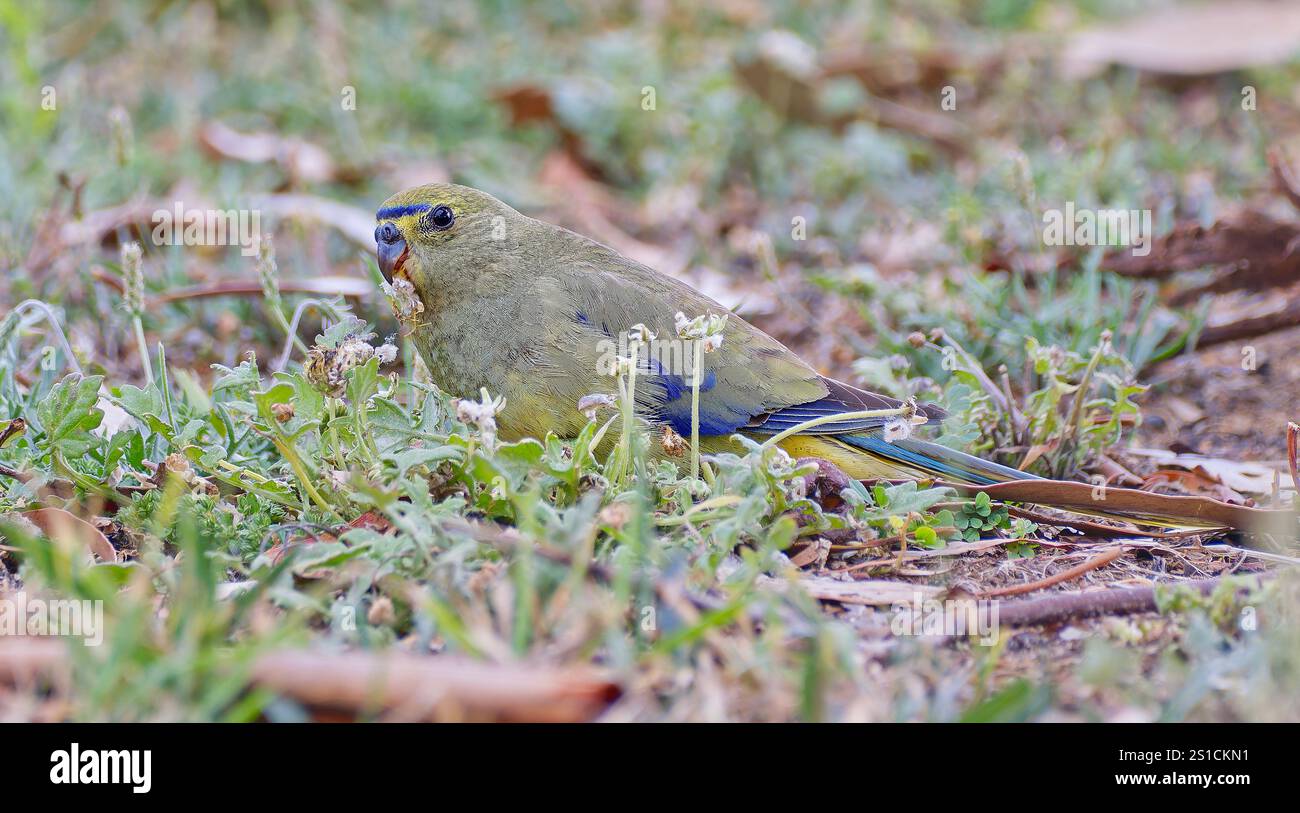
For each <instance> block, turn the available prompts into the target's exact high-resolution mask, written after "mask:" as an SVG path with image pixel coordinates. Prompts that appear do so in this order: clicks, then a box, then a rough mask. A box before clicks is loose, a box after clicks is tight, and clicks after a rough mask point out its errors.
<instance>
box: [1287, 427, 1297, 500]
mask: <svg viewBox="0 0 1300 813" xmlns="http://www.w3.org/2000/svg"><path fill="white" fill-rule="evenodd" d="M1297 446H1300V426H1297V425H1295V424H1294V423H1292V422H1291V421H1287V422H1286V462H1287V468H1289V469H1291V482H1292V483H1293V484H1294V485H1295V490H1296V494H1297V495H1300V472H1297V471H1296V457H1297V454H1296V451H1297V449H1296V447H1297Z"/></svg>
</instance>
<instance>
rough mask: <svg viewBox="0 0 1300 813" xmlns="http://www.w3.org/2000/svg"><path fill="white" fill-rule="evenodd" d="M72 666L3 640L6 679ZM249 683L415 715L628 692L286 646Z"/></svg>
mask: <svg viewBox="0 0 1300 813" xmlns="http://www.w3.org/2000/svg"><path fill="white" fill-rule="evenodd" d="M72 669H73V664H72V662H71V659H70V658H69V656H68V645H67V644H66V643H65V642H64V641H60V640H57V639H53V638H43V639H37V638H26V637H17V636H14V637H11V638H7V639H4V640H3V641H0V684H5V685H16V686H20V687H21V686H30V685H42V684H45V683H53V684H54V685H55V686H57V687H60V688H66V687H68V686H69V685H70V683H71V671H72ZM249 680H250V683H251V684H252V685H255V686H258V687H261V688H263V689H266V690H269V691H271V692H274V693H275V694H277V695H282V696H286V697H289V698H292V699H294V700H297V701H299V702H301V703H303V704H304V705H306V706H308V707H310V708H312V709H314V710H317V711H324V712H344V713H346V714H347V715H348V716H349V717H366V716H369V715H372V714H374V713H376V712H385V711H386V712H389V714H391V715H392V716H394V717H400V718H401V719H411V720H427V721H436V720H473V721H500V722H579V721H586V720H591V719H592V718H594V717H596V716H597V715H599V714H600V713H601V712H602V711H603V710H604V709H605V708H606V707H608V706H609V704H610V703H612V702H613V701H614V700H615V699H617V697H618V696H619V695H620V694H621V693H622V689H621V688H620V686H619V684H618V683H617V682H615V681H614V680H613V678H612V677H611V676H610V674H609V673H608V672H606V671H604V670H600V669H593V668H586V667H569V668H550V667H541V666H531V665H525V664H491V663H483V662H481V661H474V660H470V659H468V658H464V657H459V656H452V655H414V654H409V653H404V652H384V653H378V652H362V651H351V652H327V651H322V650H315V649H287V650H278V651H274V652H266V653H263V654H261V655H259V656H258V657H257V658H256V659H255V660H254V662H253V666H252V674H251V675H250V678H249Z"/></svg>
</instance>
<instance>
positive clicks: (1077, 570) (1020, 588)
mask: <svg viewBox="0 0 1300 813" xmlns="http://www.w3.org/2000/svg"><path fill="white" fill-rule="evenodd" d="M1123 552H1124V549H1123V548H1122V547H1120V546H1119V545H1116V546H1115V547H1113V548H1110V549H1109V550H1105V551H1102V552H1101V553H1099V554H1097V555H1096V556H1094V557H1092V558H1091V559H1089V560H1088V561H1086V562H1083V563H1082V564H1078V565H1075V566H1074V567H1072V568H1069V569H1068V570H1062V571H1061V572H1060V573H1054V574H1052V575H1051V576H1048V577H1047V578H1045V579H1039V580H1038V581H1032V582H1026V583H1025V584H1013V585H1010V586H1008V587H999V588H997V589H996V590H984V591H983V592H981V593H979V597H980V598H997V597H999V596H1018V595H1020V594H1021V593H1032V592H1034V591H1035V590H1042V589H1043V588H1045V587H1051V586H1052V585H1054V584H1060V583H1061V582H1066V581H1070V580H1071V579H1077V578H1078V577H1080V576H1082V575H1083V574H1084V573H1087V572H1088V571H1090V570H1096V569H1097V568H1099V567H1101V566H1102V565H1106V564H1109V563H1111V562H1113V561H1115V560H1116V559H1118V558H1119V555H1120V554H1121V553H1123Z"/></svg>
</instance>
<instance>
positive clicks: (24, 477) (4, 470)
mask: <svg viewBox="0 0 1300 813" xmlns="http://www.w3.org/2000/svg"><path fill="white" fill-rule="evenodd" d="M0 475H3V476H5V477H12V478H14V479H15V480H17V481H18V482H20V483H26V482H27V481H29V480H31V479H32V475H30V474H26V473H24V472H21V471H19V470H18V469H11V468H9V467H8V466H6V465H3V464H0Z"/></svg>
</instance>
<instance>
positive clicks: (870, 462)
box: [781, 433, 1220, 531]
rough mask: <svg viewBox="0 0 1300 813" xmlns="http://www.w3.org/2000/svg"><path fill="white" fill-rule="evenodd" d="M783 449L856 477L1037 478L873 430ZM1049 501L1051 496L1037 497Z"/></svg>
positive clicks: (1142, 513) (1175, 519)
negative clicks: (881, 434) (875, 432)
mask: <svg viewBox="0 0 1300 813" xmlns="http://www.w3.org/2000/svg"><path fill="white" fill-rule="evenodd" d="M781 446H782V448H784V449H785V450H786V451H787V452H789V453H791V454H793V455H795V456H798V457H803V456H808V457H821V458H824V459H826V460H829V461H830V462H832V463H834V464H835V465H836V466H838V467H839V468H840V469H841V470H843V471H844V473H845V474H847V475H849V476H850V477H853V478H854V479H858V480H868V479H928V478H933V479H937V480H942V481H945V482H948V483H954V484H958V485H968V486H987V485H993V484H995V483H1005V482H1008V481H1011V480H1042V479H1044V478H1042V477H1039V476H1038V475H1036V474H1030V473H1028V472H1024V471H1020V470H1019V469H1013V468H1011V467H1010V466H1003V465H1001V464H998V463H993V462H990V461H988V460H983V459H981V458H978V457H975V456H974V455H969V454H965V453H964V452H959V451H957V450H956V449H949V448H948V447H947V446H942V445H940V444H938V443H932V442H930V441H925V440H919V439H917V438H900V439H897V440H893V441H887V440H885V439H884V438H883V437H881V436H880V435H879V434H865V433H864V434H847V433H846V434H840V435H821V436H810V435H793V436H791V437H789V438H787V439H786V440H785V441H783V442H782V443H781ZM1040 504H1042V505H1049V506H1051V505H1053V503H1052V502H1051V501H1049V502H1045V503H1040ZM1054 507H1057V508H1062V509H1064V510H1067V511H1069V512H1071V513H1074V514H1081V515H1084V516H1087V517H1096V518H1101V519H1107V520H1117V521H1121V522H1130V523H1133V522H1136V523H1139V524H1142V525H1150V526H1155V527H1158V528H1163V529H1165V530H1176V531H1183V530H1196V529H1203V528H1210V527H1220V526H1219V525H1217V524H1216V523H1214V522H1207V521H1200V520H1193V519H1190V518H1188V517H1186V516H1174V515H1169V514H1161V513H1158V512H1154V511H1149V510H1135V511H1131V512H1127V511H1115V510H1101V509H1100V508H1098V507H1095V506H1092V505H1088V506H1082V505H1079V504H1078V503H1077V502H1074V503H1071V504H1065V503H1061V504H1058V505H1055V506H1054Z"/></svg>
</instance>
